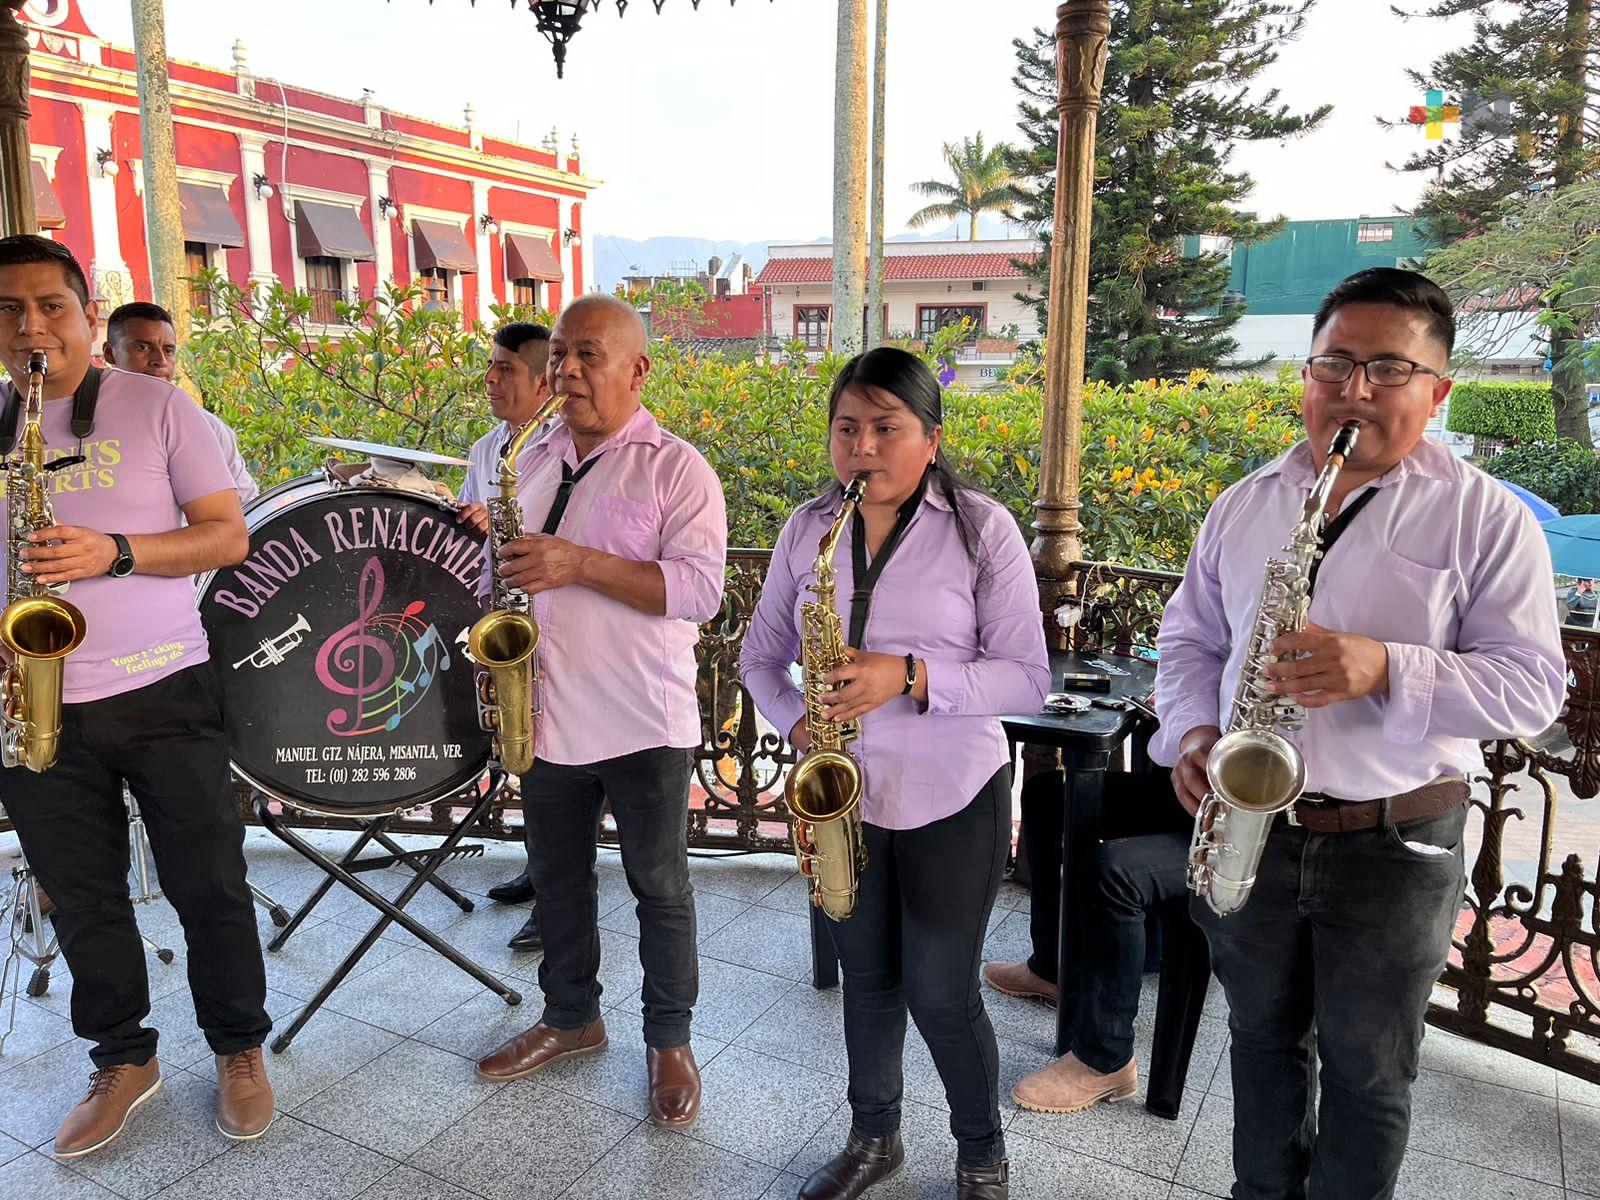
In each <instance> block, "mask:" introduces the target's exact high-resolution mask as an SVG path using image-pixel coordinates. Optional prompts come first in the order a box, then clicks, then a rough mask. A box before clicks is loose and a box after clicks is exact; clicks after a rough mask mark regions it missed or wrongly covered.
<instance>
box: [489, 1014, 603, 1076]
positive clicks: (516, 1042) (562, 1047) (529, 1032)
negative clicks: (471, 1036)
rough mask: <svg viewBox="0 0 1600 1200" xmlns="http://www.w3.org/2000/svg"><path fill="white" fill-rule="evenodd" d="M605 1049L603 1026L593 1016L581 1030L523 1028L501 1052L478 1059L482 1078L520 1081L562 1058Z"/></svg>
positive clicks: (543, 1025)
mask: <svg viewBox="0 0 1600 1200" xmlns="http://www.w3.org/2000/svg"><path fill="white" fill-rule="evenodd" d="M605 1048H606V1023H605V1022H604V1021H602V1020H600V1018H598V1017H596V1018H595V1019H594V1020H593V1021H591V1022H589V1024H587V1025H585V1026H584V1027H583V1028H582V1029H556V1028H554V1027H553V1026H550V1025H546V1024H545V1023H544V1022H543V1021H541V1022H540V1023H539V1024H537V1025H535V1026H534V1027H533V1028H532V1029H525V1030H523V1031H522V1032H521V1033H519V1034H517V1036H516V1037H514V1038H512V1039H511V1040H510V1041H509V1042H507V1043H506V1044H505V1045H503V1046H501V1047H500V1049H498V1050H496V1051H495V1052H494V1053H493V1054H491V1055H489V1056H487V1057H486V1058H480V1059H479V1060H478V1074H479V1075H481V1076H483V1077H484V1078H485V1079H521V1078H522V1077H523V1076H524V1075H532V1074H533V1073H534V1072H535V1071H537V1070H539V1069H541V1068H543V1067H548V1066H549V1065H550V1064H551V1063H553V1062H560V1061H561V1060H562V1059H563V1058H576V1057H578V1055H580V1054H594V1053H596V1052H597V1051H600V1050H604V1049H605Z"/></svg>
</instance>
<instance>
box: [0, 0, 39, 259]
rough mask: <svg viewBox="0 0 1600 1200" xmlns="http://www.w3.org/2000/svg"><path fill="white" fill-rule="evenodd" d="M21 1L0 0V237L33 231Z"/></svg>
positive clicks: (35, 228)
mask: <svg viewBox="0 0 1600 1200" xmlns="http://www.w3.org/2000/svg"><path fill="white" fill-rule="evenodd" d="M22 4H23V0H0V236H9V235H10V234H13V233H36V232H38V229H39V224H38V218H37V217H36V215H35V213H34V210H33V167H32V161H31V158H32V156H31V155H30V154H29V152H28V115H29V114H28V35H27V34H26V33H25V32H24V31H23V28H22V25H21V24H20V23H19V22H18V21H17V10H18V9H19V8H21V7H22Z"/></svg>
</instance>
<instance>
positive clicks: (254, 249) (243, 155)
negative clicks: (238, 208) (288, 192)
mask: <svg viewBox="0 0 1600 1200" xmlns="http://www.w3.org/2000/svg"><path fill="white" fill-rule="evenodd" d="M266 173H267V139H266V138H264V137H262V136H261V135H259V134H255V133H241V134H240V135H239V178H240V181H241V183H242V185H243V187H244V227H245V229H244V236H245V243H246V245H248V246H249V249H250V283H251V285H252V286H259V287H262V288H268V287H271V286H272V285H273V284H274V283H275V282H277V278H278V277H277V276H276V275H274V274H273V272H272V227H271V226H270V225H269V224H268V223H267V213H268V212H269V211H270V209H269V208H268V207H267V206H268V203H269V202H268V201H266V200H263V199H262V198H261V197H260V196H258V195H256V186H255V177H256V176H257V175H265V174H266ZM276 186H279V187H281V186H282V180H279V182H278V184H277V185H276Z"/></svg>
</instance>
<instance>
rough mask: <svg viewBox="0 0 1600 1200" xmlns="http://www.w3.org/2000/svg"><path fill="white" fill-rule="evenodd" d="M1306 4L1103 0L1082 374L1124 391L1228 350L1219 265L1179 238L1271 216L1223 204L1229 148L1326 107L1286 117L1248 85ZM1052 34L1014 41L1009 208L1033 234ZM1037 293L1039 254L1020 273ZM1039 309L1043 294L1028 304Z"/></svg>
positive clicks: (1247, 227) (1224, 262)
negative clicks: (1132, 382) (1019, 141)
mask: <svg viewBox="0 0 1600 1200" xmlns="http://www.w3.org/2000/svg"><path fill="white" fill-rule="evenodd" d="M1312 3H1313V0H1289V2H1286V3H1268V2H1265V0H1115V2H1114V3H1113V4H1112V7H1111V43H1110V50H1109V54H1108V57H1107V63H1106V75H1105V83H1104V87H1103V89H1102V97H1103V99H1102V103H1101V109H1100V118H1099V124H1098V128H1097V133H1096V148H1095V203H1094V226H1093V229H1092V232H1091V238H1090V242H1091V252H1090V260H1089V288H1090V297H1091V298H1090V304H1089V346H1088V363H1089V374H1090V377H1091V378H1096V379H1105V380H1109V381H1113V382H1123V381H1126V380H1129V379H1143V378H1149V377H1151V376H1156V375H1166V376H1177V375H1184V374H1187V373H1188V372H1189V371H1191V370H1193V369H1195V368H1197V367H1205V368H1210V367H1215V366H1216V365H1217V364H1218V363H1220V362H1223V361H1226V360H1228V359H1229V358H1230V357H1231V355H1232V354H1233V352H1234V351H1235V350H1236V349H1237V348H1238V343H1236V342H1235V341H1234V340H1233V339H1232V338H1231V337H1229V336H1228V330H1229V329H1231V328H1232V327H1233V325H1234V324H1235V323H1236V322H1237V321H1238V319H1239V317H1240V316H1241V315H1242V310H1241V309H1240V308H1239V307H1238V306H1237V305H1235V304H1231V303H1228V302H1226V298H1225V293H1226V290H1227V286H1228V274H1229V266H1228V257H1227V255H1226V254H1225V253H1222V252H1217V251H1203V252H1199V253H1193V254H1185V253H1184V246H1183V240H1184V239H1185V238H1186V237H1191V236H1205V235H1211V236H1217V237H1223V238H1229V239H1231V240H1233V241H1235V242H1252V241H1257V240H1259V239H1261V238H1264V237H1269V236H1271V235H1272V234H1273V233H1275V232H1277V230H1278V229H1280V228H1281V227H1282V224H1283V223H1282V221H1281V220H1276V221H1261V220H1257V219H1256V218H1255V216H1254V215H1253V214H1251V213H1248V212H1244V211H1241V210H1240V209H1239V208H1238V205H1239V204H1240V203H1241V202H1242V201H1244V200H1245V199H1246V198H1247V197H1248V196H1249V194H1250V192H1251V190H1252V188H1253V187H1254V186H1255V185H1254V182H1253V181H1252V180H1251V178H1250V177H1249V175H1247V174H1245V173H1244V172H1242V171H1238V170H1234V169H1231V168H1230V159H1231V158H1232V155H1233V150H1234V147H1235V145H1237V144H1238V143H1240V142H1248V141H1262V140H1274V139H1281V138H1287V137H1292V136H1295V135H1297V134H1301V133H1304V132H1306V131H1308V130H1311V129H1313V128H1315V127H1316V126H1317V125H1318V124H1319V123H1320V122H1321V121H1322V119H1323V118H1324V117H1325V116H1327V114H1328V112H1329V106H1327V105H1324V106H1322V107H1320V108H1317V109H1315V110H1313V111H1311V112H1307V113H1294V112H1291V111H1290V110H1289V108H1288V106H1287V105H1284V104H1281V103H1280V102H1279V100H1278V93H1277V91H1276V90H1270V91H1266V92H1264V93H1260V94H1257V93H1255V92H1253V91H1252V89H1251V87H1250V83H1251V81H1252V80H1253V79H1255V77H1256V76H1257V75H1259V74H1260V73H1261V71H1262V70H1264V69H1265V68H1266V67H1267V66H1269V65H1270V64H1271V63H1272V62H1274V61H1275V60H1276V59H1277V56H1278V49H1279V47H1280V46H1281V45H1282V44H1283V43H1284V42H1286V41H1288V40H1290V39H1291V38H1293V37H1294V36H1295V35H1296V34H1297V33H1299V31H1300V29H1301V27H1302V25H1303V24H1304V22H1305V14H1306V12H1307V10H1309V8H1310V7H1311V4H1312ZM1054 41H1055V39H1054V35H1053V34H1052V33H1046V32H1045V31H1043V30H1039V29H1036V30H1034V34H1033V37H1032V39H1031V40H1030V39H1023V38H1018V39H1016V40H1015V41H1014V42H1013V45H1014V46H1015V47H1016V51H1017V74H1016V77H1015V83H1016V87H1017V89H1018V91H1020V92H1021V93H1022V101H1021V103H1020V104H1019V106H1018V107H1019V113H1020V120H1019V121H1018V125H1019V128H1020V129H1021V130H1022V134H1023V137H1024V140H1025V145H1024V146H1023V147H1022V148H1020V149H1019V150H1018V151H1017V153H1016V155H1015V156H1014V159H1013V166H1012V170H1013V173H1014V174H1015V175H1016V176H1017V179H1018V184H1017V194H1018V215H1019V217H1021V218H1022V219H1024V220H1026V221H1028V222H1030V223H1033V224H1035V225H1036V226H1037V227H1039V228H1040V229H1041V230H1044V231H1046V233H1047V234H1048V231H1049V230H1050V228H1051V225H1052V221H1053V214H1054V209H1055V167H1056V138H1057V129H1058V125H1057V116H1056V111H1055V104H1056V71H1055V44H1054ZM1030 273H1031V274H1033V275H1034V277H1035V278H1037V279H1038V281H1039V283H1040V285H1041V288H1040V291H1041V294H1044V292H1045V290H1046V289H1047V288H1048V286H1049V278H1048V273H1049V254H1048V247H1047V250H1046V253H1045V254H1043V255H1041V256H1040V258H1039V259H1038V261H1037V263H1035V264H1034V265H1033V266H1032V268H1031V271H1030ZM1040 303H1041V305H1042V301H1041V302H1040Z"/></svg>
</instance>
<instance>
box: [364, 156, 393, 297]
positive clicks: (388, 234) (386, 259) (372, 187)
mask: <svg viewBox="0 0 1600 1200" xmlns="http://www.w3.org/2000/svg"><path fill="white" fill-rule="evenodd" d="M367 195H368V196H369V197H370V198H371V201H372V246H373V249H375V250H376V251H377V252H378V290H379V291H380V292H381V291H382V290H383V288H384V286H385V285H386V284H390V283H393V282H394V237H393V236H392V230H393V228H394V226H393V221H394V210H393V209H390V210H389V212H388V213H387V214H385V213H381V212H379V211H378V198H379V197H380V196H387V195H389V168H388V166H387V165H385V164H384V163H381V162H370V161H369V162H368V163H367Z"/></svg>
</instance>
